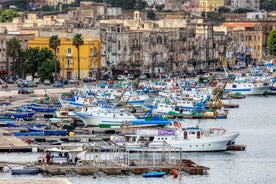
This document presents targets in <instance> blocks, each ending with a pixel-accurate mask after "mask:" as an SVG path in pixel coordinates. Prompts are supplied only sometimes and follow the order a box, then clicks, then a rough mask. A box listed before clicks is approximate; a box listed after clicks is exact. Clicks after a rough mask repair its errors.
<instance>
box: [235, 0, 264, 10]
mask: <svg viewBox="0 0 276 184" xmlns="http://www.w3.org/2000/svg"><path fill="white" fill-rule="evenodd" d="M231 7H232V8H233V9H239V8H247V9H252V10H259V9H260V0H231Z"/></svg>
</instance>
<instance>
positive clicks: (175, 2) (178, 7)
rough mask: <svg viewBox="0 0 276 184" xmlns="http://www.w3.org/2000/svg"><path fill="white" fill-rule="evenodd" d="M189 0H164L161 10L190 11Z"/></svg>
mask: <svg viewBox="0 0 276 184" xmlns="http://www.w3.org/2000/svg"><path fill="white" fill-rule="evenodd" d="M189 8H190V1H189V0H183V1H179V0H166V2H165V7H164V9H163V10H170V11H183V10H186V11H190V9H189Z"/></svg>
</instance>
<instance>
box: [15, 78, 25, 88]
mask: <svg viewBox="0 0 276 184" xmlns="http://www.w3.org/2000/svg"><path fill="white" fill-rule="evenodd" d="M26 82H27V81H25V80H23V79H18V80H17V81H16V83H17V86H18V87H24V84H25V83H26Z"/></svg>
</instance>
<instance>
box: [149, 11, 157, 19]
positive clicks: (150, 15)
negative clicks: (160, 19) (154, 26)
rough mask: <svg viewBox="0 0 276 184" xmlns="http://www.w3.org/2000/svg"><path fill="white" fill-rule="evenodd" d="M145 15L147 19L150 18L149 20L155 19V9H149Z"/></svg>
mask: <svg viewBox="0 0 276 184" xmlns="http://www.w3.org/2000/svg"><path fill="white" fill-rule="evenodd" d="M147 17H148V19H150V20H155V18H156V13H155V11H154V10H149V11H148V12H147Z"/></svg>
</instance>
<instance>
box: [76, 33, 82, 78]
mask: <svg viewBox="0 0 276 184" xmlns="http://www.w3.org/2000/svg"><path fill="white" fill-rule="evenodd" d="M83 43H84V42H83V37H82V34H80V33H76V34H75V35H74V36H73V45H74V46H75V47H76V48H77V51H78V79H80V46H81V45H83Z"/></svg>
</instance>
